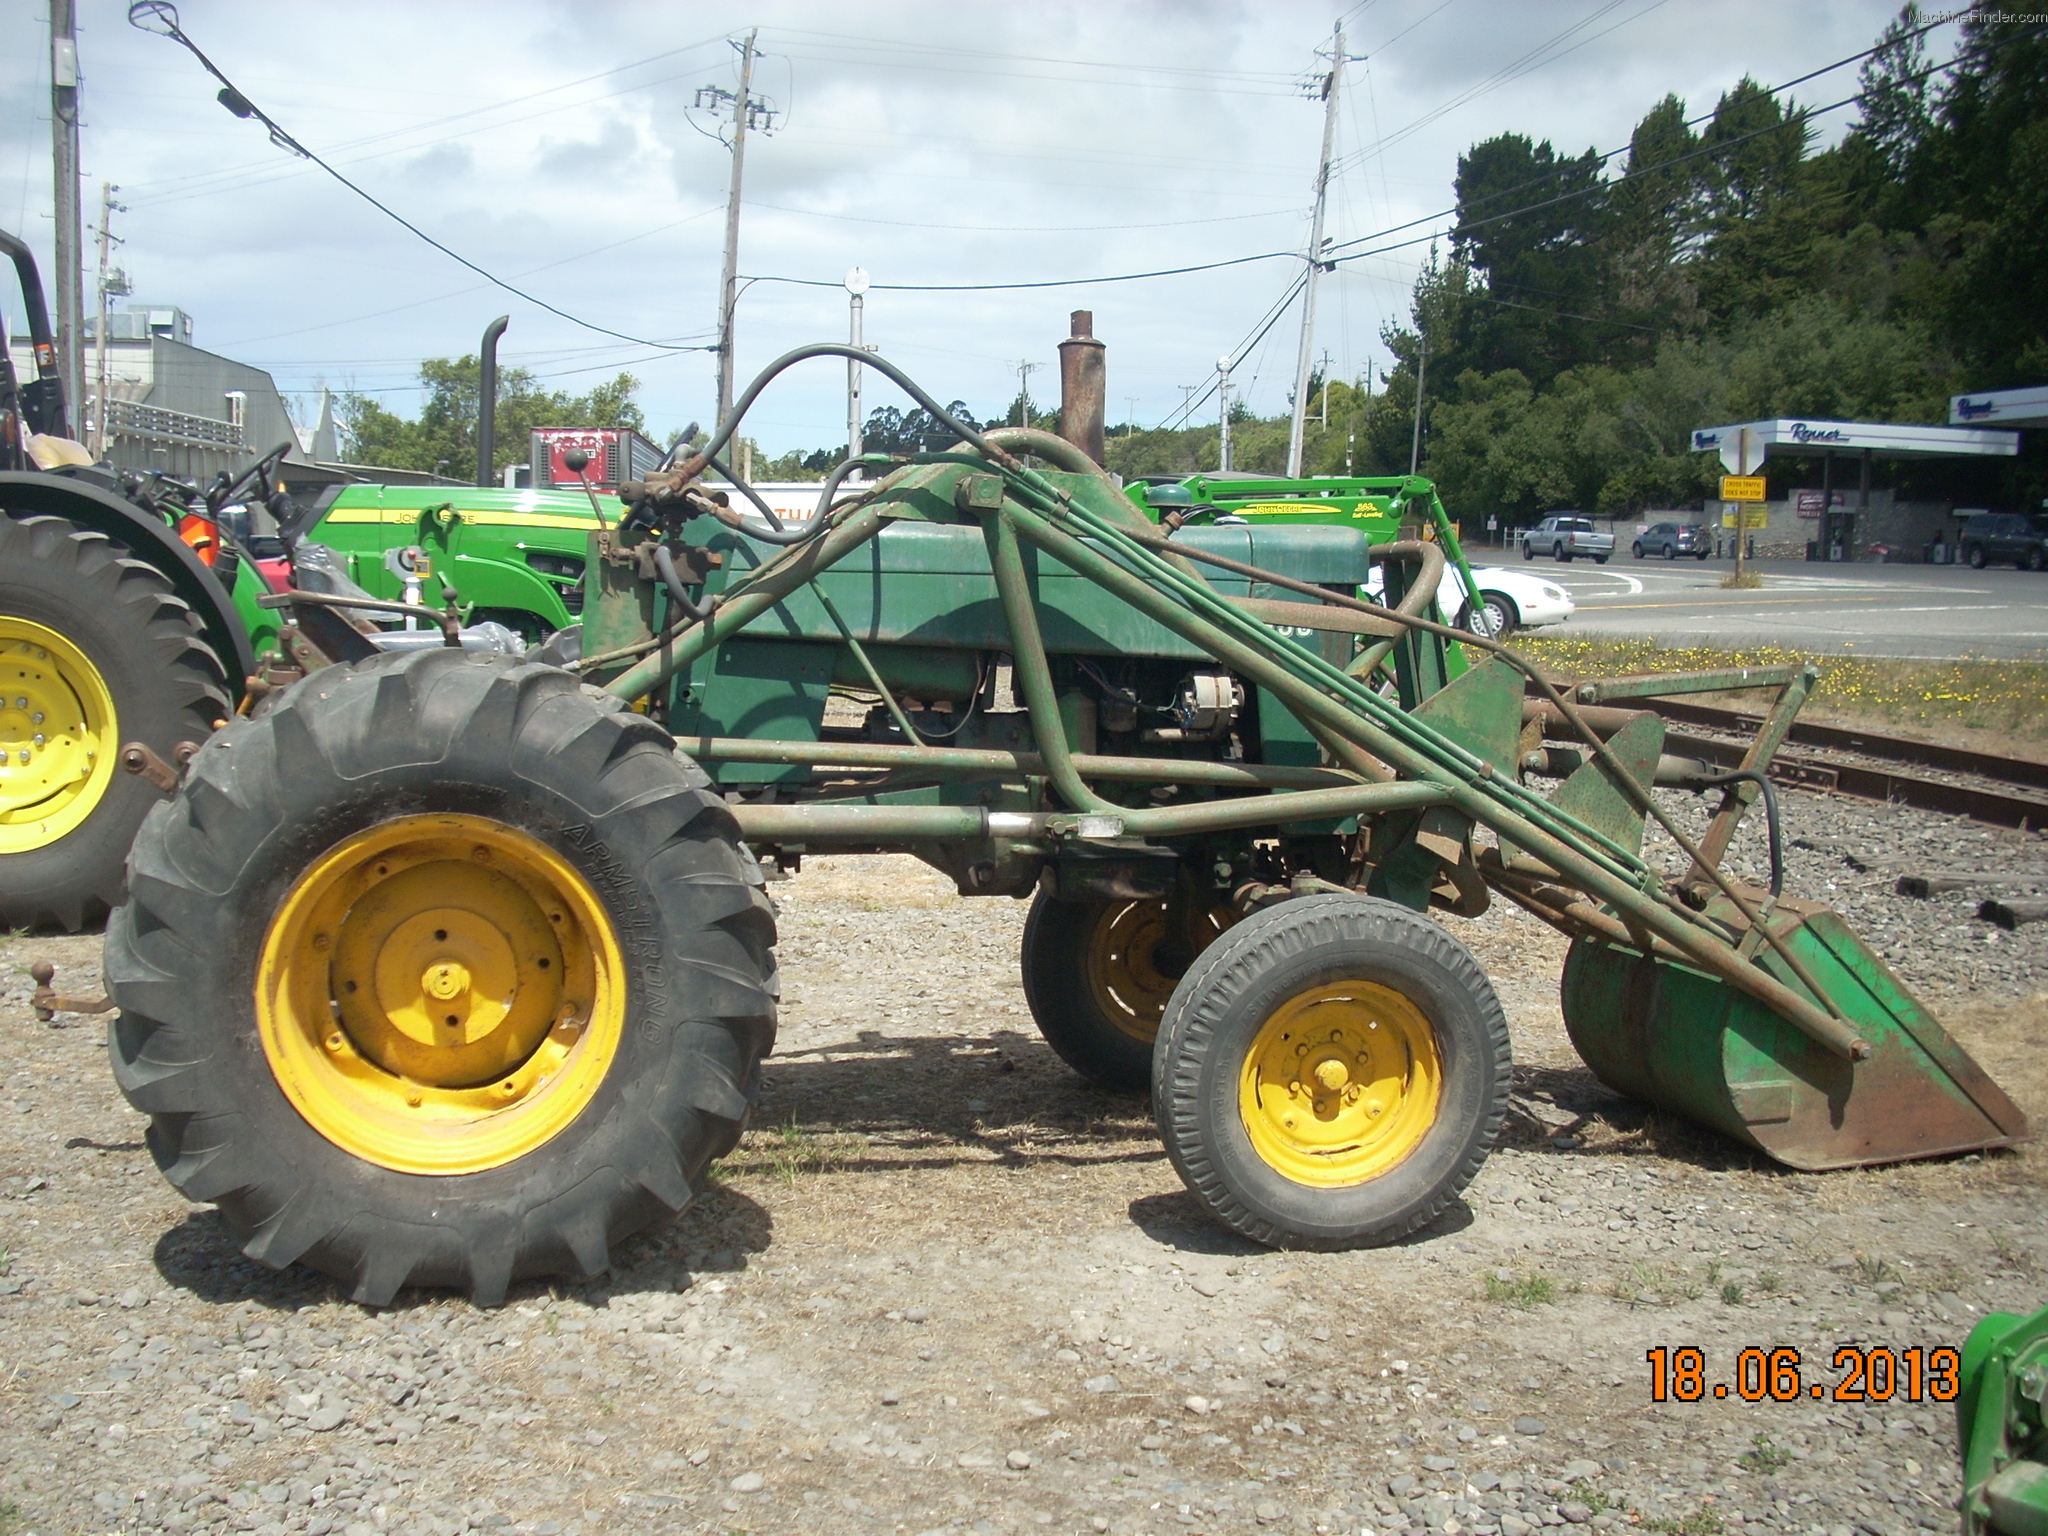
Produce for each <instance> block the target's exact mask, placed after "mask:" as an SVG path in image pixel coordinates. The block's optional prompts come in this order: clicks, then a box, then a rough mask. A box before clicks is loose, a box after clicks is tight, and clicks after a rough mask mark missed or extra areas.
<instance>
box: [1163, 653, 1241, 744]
mask: <svg viewBox="0 0 2048 1536" xmlns="http://www.w3.org/2000/svg"><path fill="white" fill-rule="evenodd" d="M1243 707H1244V690H1243V689H1242V688H1240V687H1239V686H1238V682H1237V679H1236V678H1235V677H1233V676H1231V674H1230V673H1228V672H1224V671H1208V670H1205V671H1200V672H1190V673H1189V674H1188V675H1187V676H1186V677H1184V678H1182V679H1181V683H1180V696H1179V697H1178V698H1177V699H1175V700H1174V713H1175V714H1177V715H1178V716H1179V717H1180V728H1181V730H1182V731H1183V732H1185V733H1186V734H1187V736H1188V737H1189V738H1190V739H1198V740H1208V741H1214V740H1215V739H1217V738H1218V737H1221V736H1227V735H1229V734H1230V728H1231V727H1232V726H1233V725H1235V724H1236V723H1237V712H1238V710H1240V709H1241V708H1243Z"/></svg>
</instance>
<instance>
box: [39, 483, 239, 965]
mask: <svg viewBox="0 0 2048 1536" xmlns="http://www.w3.org/2000/svg"><path fill="white" fill-rule="evenodd" d="M201 635H202V630H201V627H200V623H199V619H198V617H197V616H196V615H195V614H194V613H193V612H192V610H191V608H190V607H189V606H187V604H186V603H185V601H184V600H183V599H182V598H180V597H179V596H177V594H176V593H175V592H173V591H172V589H171V584H170V582H169V581H168V580H166V579H165V577H164V576H163V574H162V573H161V572H160V571H158V570H157V569H156V568H155V567H154V566H152V565H150V564H148V563H147V562H145V561H142V560H138V559H136V558H135V557H134V556H133V555H132V554H130V553H129V551H128V550H126V549H124V548H123V547H122V546H120V545H119V544H116V543H114V542H113V541H111V540H110V539H108V538H107V537H106V535H105V534H102V533H96V532H94V531H92V530H91V529H87V528H81V527H79V526H78V525H77V524H75V523H72V522H70V521H68V520H66V519H64V518H61V517H48V516H37V517H14V516H8V515H0V927H6V928H15V929H19V928H45V927H55V928H61V929H63V930H65V931H66V932H76V931H77V930H78V929H80V928H83V927H86V926H88V925H89V924H92V923H97V922H98V921H100V920H101V919H102V918H104V917H105V916H106V914H107V912H108V910H109V909H110V908H112V907H113V906H114V905H115V904H116V903H117V902H119V901H120V899H121V879H122V865H123V861H124V860H126V858H127V857H128V846H129V844H130V843H131V842H133V841H134V839H135V830H136V828H137V827H139V826H141V825H142V819H143V817H145V816H147V815H148V814H149V811H150V807H152V806H153V805H156V804H157V803H159V802H160V801H161V800H162V799H163V795H162V793H161V792H160V791H158V790H157V789H156V788H155V787H154V786H153V785H151V784H150V783H149V782H148V781H147V780H144V779H141V778H138V777H136V776H135V775H133V774H129V773H123V772H122V771H121V770H120V755H121V748H122V746H123V745H124V744H126V743H128V742H141V743H143V744H144V745H146V746H148V747H150V748H151V749H152V750H153V751H155V752H156V753H157V755H158V756H159V757H161V758H163V759H164V760H165V761H169V760H170V759H171V757H172V754H173V752H175V750H176V749H177V747H178V746H179V744H181V743H183V742H191V741H203V740H205V739H206V737H207V735H208V734H209V733H210V732H211V731H212V730H213V728H214V724H215V722H216V721H219V720H222V719H224V718H226V716H227V715H228V714H229V712H230V709H231V706H230V704H229V702H228V688H227V677H226V674H225V673H224V672H223V670H222V668H221V664H220V659H219V658H218V657H217V656H215V655H214V653H213V650H212V648H211V647H210V646H208V645H207V643H206V641H205V640H204V639H202V638H201Z"/></svg>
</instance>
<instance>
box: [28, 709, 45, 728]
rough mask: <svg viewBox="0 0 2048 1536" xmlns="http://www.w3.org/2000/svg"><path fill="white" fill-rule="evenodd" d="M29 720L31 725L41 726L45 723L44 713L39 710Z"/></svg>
mask: <svg viewBox="0 0 2048 1536" xmlns="http://www.w3.org/2000/svg"><path fill="white" fill-rule="evenodd" d="M28 718H29V723H30V724H32V725H41V724H42V723H43V712H42V711H41V710H40V709H39V710H37V711H36V712H35V713H34V714H32V715H30V716H29V717H28Z"/></svg>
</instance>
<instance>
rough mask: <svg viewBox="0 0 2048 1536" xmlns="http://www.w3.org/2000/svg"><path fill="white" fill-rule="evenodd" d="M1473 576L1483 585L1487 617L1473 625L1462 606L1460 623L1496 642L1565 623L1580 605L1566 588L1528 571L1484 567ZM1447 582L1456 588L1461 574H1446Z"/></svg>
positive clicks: (1474, 569) (1481, 589)
mask: <svg viewBox="0 0 2048 1536" xmlns="http://www.w3.org/2000/svg"><path fill="white" fill-rule="evenodd" d="M1472 575H1473V577H1474V578H1475V579H1476V580H1477V581H1478V583H1479V596H1480V598H1481V600H1482V601H1483V602H1484V603H1485V604H1486V613H1485V617H1484V618H1483V619H1481V620H1480V622H1479V624H1473V623H1471V622H1470V621H1469V620H1468V619H1467V618H1466V617H1465V616H1464V614H1463V612H1462V605H1461V612H1460V616H1459V619H1458V622H1459V623H1460V624H1463V625H1465V627H1466V628H1468V629H1472V630H1474V631H1475V632H1476V633H1482V634H1486V635H1489V636H1492V637H1493V638H1495V639H1505V638H1506V637H1507V636H1509V635H1511V634H1513V633H1514V632H1515V631H1516V630H1518V629H1540V628H1542V627H1543V626H1544V625H1546V624H1562V623H1563V622H1564V621H1565V620H1566V619H1568V618H1570V617H1571V616H1572V613H1573V611H1574V610H1575V609H1576V608H1577V606H1578V605H1577V604H1576V603H1574V602H1573V601H1572V595H1571V593H1569V592H1567V591H1565V589H1564V588H1563V587H1560V586H1558V585H1557V584H1556V583H1555V582H1549V581H1545V580H1544V579H1543V578H1542V577H1541V576H1535V575H1531V574H1530V573H1529V572H1527V571H1515V570H1509V569H1507V568H1506V567H1504V566H1498V565H1480V566H1474V567H1473V569H1472ZM1444 580H1445V581H1446V582H1449V583H1452V584H1453V585H1455V584H1456V582H1457V580H1458V576H1457V572H1455V571H1446V572H1444ZM1481 625H1483V626H1484V628H1483V629H1482V628H1481V627H1480V626H1481Z"/></svg>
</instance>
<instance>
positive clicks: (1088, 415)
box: [1060, 309, 1109, 464]
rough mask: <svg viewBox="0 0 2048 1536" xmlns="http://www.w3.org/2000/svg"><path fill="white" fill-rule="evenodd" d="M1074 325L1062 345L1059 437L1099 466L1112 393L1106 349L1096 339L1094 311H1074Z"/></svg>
mask: <svg viewBox="0 0 2048 1536" xmlns="http://www.w3.org/2000/svg"><path fill="white" fill-rule="evenodd" d="M1071 325H1072V328H1073V334H1072V335H1071V336H1069V337H1068V338H1067V339H1066V340H1065V341H1063V342H1061V343H1060V436H1061V437H1063V438H1065V439H1066V440H1067V441H1068V442H1070V443H1072V444H1073V445H1074V446H1075V447H1076V448H1078V449H1080V450H1081V451H1082V452H1083V453H1085V454H1087V455H1088V457H1089V458H1091V459H1093V460H1094V461H1095V462H1096V463H1097V464H1100V463H1101V462H1102V431H1103V411H1104V409H1105V406H1106V404H1107V401H1108V389H1109V384H1108V379H1107V376H1106V373H1105V371H1104V368H1103V352H1104V351H1105V350H1106V349H1105V348H1104V347H1103V345H1102V343H1101V342H1099V341H1097V340H1096V339H1095V314H1094V312H1093V311H1092V310H1086V309H1077V310H1075V311H1074V313H1073V317H1072V320H1071Z"/></svg>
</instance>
